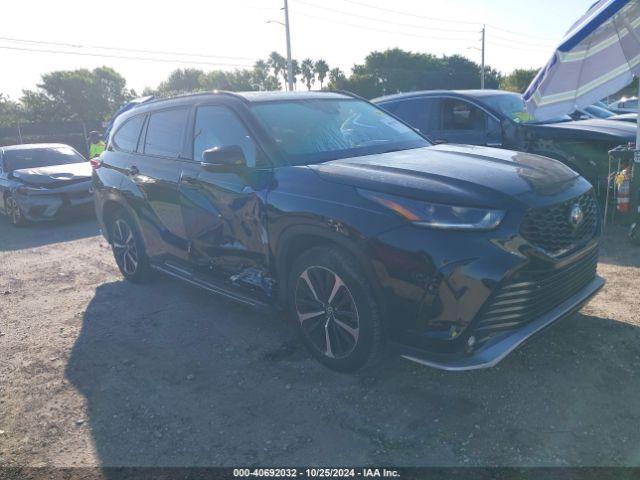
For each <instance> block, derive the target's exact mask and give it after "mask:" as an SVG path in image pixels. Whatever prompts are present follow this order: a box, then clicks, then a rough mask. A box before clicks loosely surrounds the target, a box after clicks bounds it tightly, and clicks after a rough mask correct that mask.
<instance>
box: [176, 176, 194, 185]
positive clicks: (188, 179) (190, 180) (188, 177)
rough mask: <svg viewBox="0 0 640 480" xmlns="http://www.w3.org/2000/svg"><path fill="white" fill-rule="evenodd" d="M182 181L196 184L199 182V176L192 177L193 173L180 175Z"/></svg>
mask: <svg viewBox="0 0 640 480" xmlns="http://www.w3.org/2000/svg"><path fill="white" fill-rule="evenodd" d="M180 181H181V182H182V183H191V184H195V183H198V178H197V177H192V176H191V175H182V176H181V177H180Z"/></svg>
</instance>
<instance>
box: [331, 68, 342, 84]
mask: <svg viewBox="0 0 640 480" xmlns="http://www.w3.org/2000/svg"><path fill="white" fill-rule="evenodd" d="M345 79H346V76H345V74H344V73H343V71H342V70H340V69H339V68H332V69H331V71H330V72H329V83H330V84H331V86H332V87H333V88H340V87H339V84H340V83H341V82H342V81H343V80H345Z"/></svg>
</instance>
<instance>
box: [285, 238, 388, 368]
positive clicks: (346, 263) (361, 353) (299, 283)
mask: <svg viewBox="0 0 640 480" xmlns="http://www.w3.org/2000/svg"><path fill="white" fill-rule="evenodd" d="M289 290H290V305H291V309H292V314H293V317H294V321H296V323H297V326H298V328H299V331H300V333H301V335H302V338H303V340H304V342H305V344H306V346H307V348H308V349H309V350H310V352H311V354H312V355H313V356H314V357H315V358H316V359H317V360H318V361H320V362H321V363H322V364H324V365H325V366H327V367H329V368H331V369H332V370H337V371H343V372H350V371H355V370H359V369H361V368H363V367H368V366H370V365H372V364H375V363H376V362H377V361H378V360H379V359H380V358H381V357H382V353H381V352H382V349H383V348H382V347H383V337H384V336H383V321H382V318H381V314H380V309H379V306H378V302H377V301H376V299H375V297H374V295H373V294H372V291H373V290H372V288H371V286H370V285H369V282H368V281H367V280H366V276H365V274H364V272H363V271H362V269H361V268H360V267H359V266H358V265H357V263H356V262H355V261H354V259H353V258H352V257H351V256H350V255H348V254H346V253H345V252H343V251H341V250H339V249H336V248H333V247H319V248H313V249H311V250H309V251H308V252H307V253H305V254H303V255H302V256H300V258H298V259H297V260H296V262H295V264H294V266H293V269H292V271H291V276H290V280H289Z"/></svg>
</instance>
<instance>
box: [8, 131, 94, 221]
mask: <svg viewBox="0 0 640 480" xmlns="http://www.w3.org/2000/svg"><path fill="white" fill-rule="evenodd" d="M0 194H1V195H2V202H1V203H0V207H1V208H2V213H4V214H5V215H6V216H7V217H9V219H10V221H11V223H13V224H14V225H23V224H25V223H27V222H30V221H31V222H36V221H42V220H51V219H53V218H55V217H56V216H57V215H58V214H60V213H64V212H67V213H68V212H71V211H75V210H81V209H83V208H84V209H85V210H90V209H91V205H92V204H93V196H92V190H91V165H90V164H89V162H87V161H86V160H85V158H84V157H83V156H82V155H80V154H79V153H78V152H77V151H76V150H74V149H73V148H71V147H70V146H68V145H63V144H58V143H50V144H27V145H12V146H6V147H0Z"/></svg>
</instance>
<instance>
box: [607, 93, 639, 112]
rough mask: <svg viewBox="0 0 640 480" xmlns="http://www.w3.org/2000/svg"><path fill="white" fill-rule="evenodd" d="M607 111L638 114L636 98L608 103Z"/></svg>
mask: <svg viewBox="0 0 640 480" xmlns="http://www.w3.org/2000/svg"><path fill="white" fill-rule="evenodd" d="M609 110H611V111H612V112H615V113H637V112H638V98H637V97H631V98H624V97H623V98H621V99H620V100H618V101H616V102H613V103H610V104H609Z"/></svg>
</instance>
